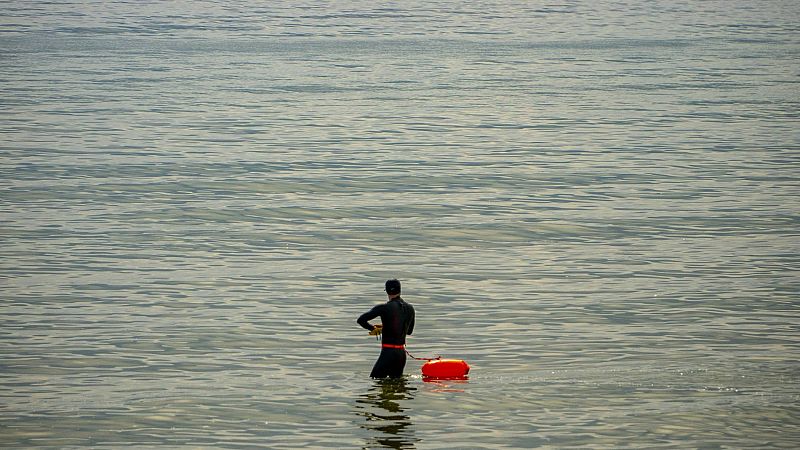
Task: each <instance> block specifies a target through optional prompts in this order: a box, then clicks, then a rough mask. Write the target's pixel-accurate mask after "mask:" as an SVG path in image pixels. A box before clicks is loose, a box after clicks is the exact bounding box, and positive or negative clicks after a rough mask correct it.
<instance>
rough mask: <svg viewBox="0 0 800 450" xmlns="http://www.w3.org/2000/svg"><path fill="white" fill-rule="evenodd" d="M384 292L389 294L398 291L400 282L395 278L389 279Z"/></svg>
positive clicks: (397, 292)
mask: <svg viewBox="0 0 800 450" xmlns="http://www.w3.org/2000/svg"><path fill="white" fill-rule="evenodd" d="M386 293H387V294H389V295H394V294H399V293H400V282H399V281H397V280H396V279H391V280H388V281H387V282H386Z"/></svg>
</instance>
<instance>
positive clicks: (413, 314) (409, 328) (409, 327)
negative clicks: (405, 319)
mask: <svg viewBox="0 0 800 450" xmlns="http://www.w3.org/2000/svg"><path fill="white" fill-rule="evenodd" d="M414 316H415V313H414V309H413V308H412V309H411V322H410V323H409V324H408V331H406V334H408V335H410V334H411V333H413V332H414Z"/></svg>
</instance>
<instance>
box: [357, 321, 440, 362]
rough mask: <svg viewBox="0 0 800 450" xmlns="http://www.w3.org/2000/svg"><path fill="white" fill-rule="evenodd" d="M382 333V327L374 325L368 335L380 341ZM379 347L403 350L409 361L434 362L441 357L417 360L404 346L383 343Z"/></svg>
mask: <svg viewBox="0 0 800 450" xmlns="http://www.w3.org/2000/svg"><path fill="white" fill-rule="evenodd" d="M382 332H383V325H375V327H374V328H373V329H372V331H370V332H369V335H370V336H375V339H376V340H378V341H380V340H381V334H382ZM381 347H384V348H402V349H403V350H405V352H406V355H408V356H410V357H411V359H416V360H417V361H436V360H439V359H442V357H441V356H440V355H436V357H435V358H417V357H416V356H414V355H412V354H411V353H409V351H408V350H407V349H406V346H405V345H395V344H383V343H381Z"/></svg>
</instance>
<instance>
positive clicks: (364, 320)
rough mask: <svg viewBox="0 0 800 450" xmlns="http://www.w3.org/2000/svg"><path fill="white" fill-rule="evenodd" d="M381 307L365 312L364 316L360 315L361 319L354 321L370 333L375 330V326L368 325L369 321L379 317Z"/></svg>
mask: <svg viewBox="0 0 800 450" xmlns="http://www.w3.org/2000/svg"><path fill="white" fill-rule="evenodd" d="M381 306H383V305H378V306H376V307H374V308H372V309H370V310H369V311H367V312H365V313H364V314H362V315H361V317H359V318H358V320H356V322H358V324H359V325H361V326H362V327H364V328H366V329H367V330H369V331H372V330H373V329H374V328H375V326H374V325H372V324H371V323H369V321H370V320H372V319H374V318H376V317H378V316H380V315H381V312H380V309H381Z"/></svg>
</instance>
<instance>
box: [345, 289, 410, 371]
mask: <svg viewBox="0 0 800 450" xmlns="http://www.w3.org/2000/svg"><path fill="white" fill-rule="evenodd" d="M386 294H387V295H388V296H389V301H387V302H386V303H384V304H381V305H377V306H375V307H374V308H372V309H371V310H369V311H367V312H366V313H364V314H362V315H361V317H359V318H358V320H357V322H358V324H359V325H361V326H362V327H364V328H366V329H367V330H370V332H373V330H374V329H375V328H376V327H377V326H375V325H371V324H370V323H369V321H370V320H372V319H375V318H376V317H380V318H381V325H382V326H381V328H380V329H379V333H380V334H382V335H383V337H382V344H381V354H380V356H379V357H378V360H377V361H376V362H375V366H374V367H373V368H372V373H370V376H371V377H373V378H383V377H386V376H389V377H392V378H397V377H401V376H402V375H403V369H404V368H405V365H406V352H405V347H404V346H405V343H406V336H407V335H410V334H411V333H412V332H413V331H414V322H415V312H414V307H413V306H411V304H409V303H407V302H406V301H405V300H403V299H402V298H401V297H400V282H399V281H397V280H389V281H387V282H386Z"/></svg>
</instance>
